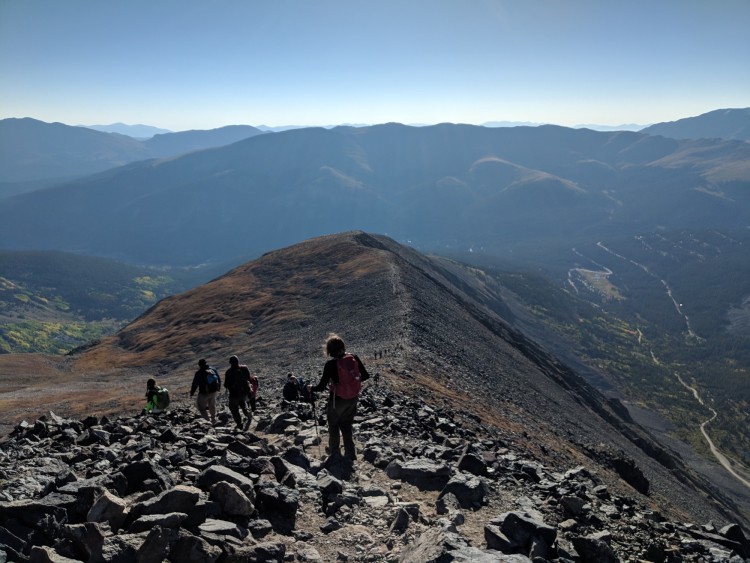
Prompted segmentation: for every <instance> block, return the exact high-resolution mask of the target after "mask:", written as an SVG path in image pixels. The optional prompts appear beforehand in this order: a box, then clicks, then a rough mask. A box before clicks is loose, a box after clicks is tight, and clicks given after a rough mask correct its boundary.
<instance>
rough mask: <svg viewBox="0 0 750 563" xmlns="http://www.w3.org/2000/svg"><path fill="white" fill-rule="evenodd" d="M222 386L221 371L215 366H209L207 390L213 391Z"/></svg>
mask: <svg viewBox="0 0 750 563" xmlns="http://www.w3.org/2000/svg"><path fill="white" fill-rule="evenodd" d="M220 388H221V379H220V378H219V373H218V372H217V371H216V370H215V369H214V368H208V374H207V375H206V391H208V392H209V393H213V392H215V391H218V390H219V389H220Z"/></svg>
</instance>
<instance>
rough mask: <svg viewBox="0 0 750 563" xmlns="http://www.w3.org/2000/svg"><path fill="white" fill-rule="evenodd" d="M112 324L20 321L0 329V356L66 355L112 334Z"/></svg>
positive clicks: (113, 326)
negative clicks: (30, 353) (31, 354)
mask: <svg viewBox="0 0 750 563" xmlns="http://www.w3.org/2000/svg"><path fill="white" fill-rule="evenodd" d="M119 327H120V325H119V324H117V323H113V322H111V321H110V322H99V323H86V322H41V321H22V322H17V323H10V324H5V325H2V326H0V353H4V354H11V353H25V352H42V353H46V354H67V353H68V352H70V351H71V350H73V349H74V348H77V347H78V346H82V345H84V344H87V343H89V342H91V341H93V340H97V339H99V338H101V337H103V336H106V335H107V334H112V333H113V332H115V330H117V329H118V328H119Z"/></svg>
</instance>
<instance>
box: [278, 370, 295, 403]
mask: <svg viewBox="0 0 750 563" xmlns="http://www.w3.org/2000/svg"><path fill="white" fill-rule="evenodd" d="M281 393H282V395H283V396H284V399H285V400H287V401H291V402H296V401H299V385H298V384H297V378H296V377H295V376H294V374H291V373H290V374H288V375H287V376H286V383H285V384H284V388H283V389H282V390H281Z"/></svg>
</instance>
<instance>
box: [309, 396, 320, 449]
mask: <svg viewBox="0 0 750 563" xmlns="http://www.w3.org/2000/svg"><path fill="white" fill-rule="evenodd" d="M310 404H312V411H313V422H314V423H315V436H316V437H317V438H318V457H323V454H322V453H321V451H320V434H319V433H318V413H317V412H316V411H315V400H314V399H312V398H311V399H310Z"/></svg>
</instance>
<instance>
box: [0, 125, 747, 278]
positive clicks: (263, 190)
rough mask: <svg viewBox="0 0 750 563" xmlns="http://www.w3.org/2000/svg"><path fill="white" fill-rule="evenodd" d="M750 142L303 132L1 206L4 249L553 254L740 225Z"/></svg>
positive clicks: (212, 254) (141, 254)
mask: <svg viewBox="0 0 750 563" xmlns="http://www.w3.org/2000/svg"><path fill="white" fill-rule="evenodd" d="M748 162H750V145H748V144H747V143H743V142H739V141H719V140H698V141H677V140H674V139H666V138H664V137H655V136H648V135H643V134H639V133H632V132H612V133H601V132H595V131H590V130H574V129H567V128H564V127H556V126H542V127H516V128H505V129H488V128H483V127H476V126H468V125H450V124H445V125H438V126H432V127H419V128H417V127H407V126H403V125H398V124H386V125H378V126H372V127H363V128H351V127H337V128H335V129H331V130H327V129H315V128H309V129H299V130H291V131H285V132H281V133H275V134H272V135H259V136H255V137H252V138H250V139H246V140H244V141H240V142H237V143H234V144H232V145H229V146H225V147H221V148H216V149H210V150H205V151H200V152H196V153H191V154H188V155H184V156H181V157H178V158H169V159H163V160H156V161H147V162H139V163H133V164H129V165H127V166H124V167H121V168H117V169H114V170H109V171H107V172H103V173H101V174H99V175H97V176H92V177H88V178H86V179H83V180H78V181H73V182H70V183H68V184H65V185H62V186H57V187H55V188H51V189H48V190H41V191H36V192H32V193H29V194H24V195H20V196H16V197H13V198H6V199H4V200H1V201H0V218H1V219H2V221H0V239H1V240H2V241H3V245H4V246H5V247H6V248H8V249H32V248H45V249H57V250H68V251H73V252H77V253H83V254H91V255H97V256H105V257H110V258H114V259H118V260H123V261H127V262H131V263H139V264H140V263H146V264H173V265H174V264H177V265H195V264H200V263H203V262H206V261H210V260H216V261H221V260H230V259H236V260H237V261H238V262H239V261H240V257H245V259H247V257H252V256H256V255H258V254H259V253H261V252H263V251H267V250H268V249H269V248H279V247H282V246H286V245H289V244H294V243H295V242H297V241H299V240H304V239H306V238H309V237H311V236H317V235H321V234H329V233H334V232H341V231H342V230H347V229H364V230H368V231H374V232H384V233H388V234H389V235H391V236H393V237H394V238H396V239H398V240H409V241H412V243H413V244H417V245H420V247H422V248H429V249H437V248H446V247H459V248H464V249H467V248H470V247H477V248H479V247H484V248H488V249H490V250H491V251H492V252H495V253H505V254H506V255H507V254H510V253H514V252H515V253H516V254H518V253H526V254H532V253H539V252H550V247H556V246H557V247H559V246H565V247H568V248H569V247H570V246H575V245H576V244H577V243H578V242H580V241H582V240H584V241H592V239H596V238H598V237H606V236H617V237H621V236H629V235H633V234H636V233H641V232H647V231H651V230H656V229H658V230H671V229H680V228H694V229H699V228H717V227H718V226H721V227H723V228H727V229H732V228H744V227H745V225H746V224H747V223H748V216H747V209H748V207H749V206H748V205H747V198H748V193H749V192H748V190H746V189H745V187H746V186H747V183H748V180H749V179H750V168H748Z"/></svg>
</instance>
